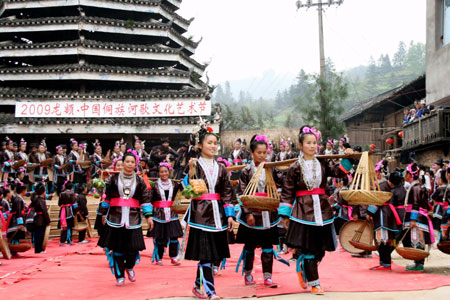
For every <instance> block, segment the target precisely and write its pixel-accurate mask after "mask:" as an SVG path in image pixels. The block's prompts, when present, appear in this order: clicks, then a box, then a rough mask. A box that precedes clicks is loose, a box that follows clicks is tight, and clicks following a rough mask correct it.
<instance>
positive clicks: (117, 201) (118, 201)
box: [110, 198, 139, 208]
mask: <svg viewBox="0 0 450 300" xmlns="http://www.w3.org/2000/svg"><path fill="white" fill-rule="evenodd" d="M110 205H111V206H120V207H134V208H139V201H138V200H136V199H133V198H130V199H123V198H112V199H111V203H110Z"/></svg>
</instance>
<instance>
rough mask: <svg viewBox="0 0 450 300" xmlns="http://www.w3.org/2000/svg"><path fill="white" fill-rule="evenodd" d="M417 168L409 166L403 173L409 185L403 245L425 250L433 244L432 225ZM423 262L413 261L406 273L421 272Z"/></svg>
mask: <svg viewBox="0 0 450 300" xmlns="http://www.w3.org/2000/svg"><path fill="white" fill-rule="evenodd" d="M419 171H420V170H419V167H418V166H417V164H415V163H412V164H409V165H408V167H407V168H406V171H405V181H406V182H408V183H409V184H410V187H409V189H408V192H407V193H406V200H405V202H406V203H407V206H406V214H405V219H404V221H403V230H404V235H405V236H404V238H403V245H404V246H405V247H408V248H410V247H412V248H417V249H422V250H424V249H425V246H426V245H431V244H432V243H434V230H433V223H432V221H431V219H430V217H429V216H428V209H429V206H428V193H427V191H426V190H425V189H423V188H422V185H421V184H420V182H419ZM424 264H425V260H424V259H423V260H420V261H414V264H413V265H409V266H406V270H407V271H423V270H424Z"/></svg>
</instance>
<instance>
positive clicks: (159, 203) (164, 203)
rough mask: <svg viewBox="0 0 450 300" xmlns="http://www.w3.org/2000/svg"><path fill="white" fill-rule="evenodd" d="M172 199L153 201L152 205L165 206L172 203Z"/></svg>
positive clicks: (169, 205)
mask: <svg viewBox="0 0 450 300" xmlns="http://www.w3.org/2000/svg"><path fill="white" fill-rule="evenodd" d="M173 203H174V202H173V201H155V202H154V203H153V204H152V205H153V207H158V208H167V207H171V206H172V205H173Z"/></svg>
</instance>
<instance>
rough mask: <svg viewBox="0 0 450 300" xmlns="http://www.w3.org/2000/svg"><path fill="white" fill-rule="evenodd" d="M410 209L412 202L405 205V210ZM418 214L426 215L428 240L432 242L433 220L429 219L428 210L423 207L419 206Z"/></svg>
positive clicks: (433, 239)
mask: <svg viewBox="0 0 450 300" xmlns="http://www.w3.org/2000/svg"><path fill="white" fill-rule="evenodd" d="M411 211H412V204H408V206H407V207H406V212H409V213H410V212H411ZM419 214H421V215H422V216H424V217H426V218H427V220H428V231H429V234H430V240H431V243H434V241H435V238H434V227H433V222H432V221H431V219H430V216H429V215H428V210H426V209H424V208H422V207H421V208H419Z"/></svg>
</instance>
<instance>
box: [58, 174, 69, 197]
mask: <svg viewBox="0 0 450 300" xmlns="http://www.w3.org/2000/svg"><path fill="white" fill-rule="evenodd" d="M66 178H67V177H66V176H56V194H57V195H58V196H59V194H61V192H62V187H63V185H64V182H65V181H66Z"/></svg>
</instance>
